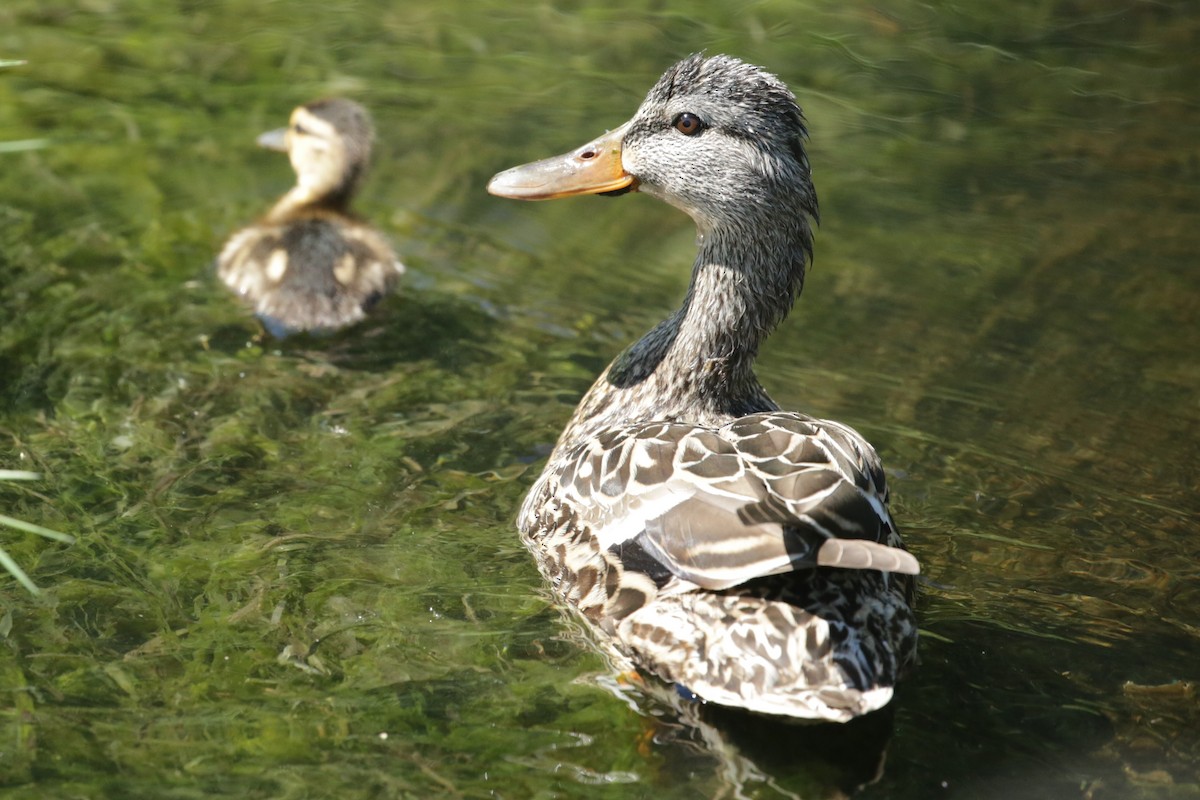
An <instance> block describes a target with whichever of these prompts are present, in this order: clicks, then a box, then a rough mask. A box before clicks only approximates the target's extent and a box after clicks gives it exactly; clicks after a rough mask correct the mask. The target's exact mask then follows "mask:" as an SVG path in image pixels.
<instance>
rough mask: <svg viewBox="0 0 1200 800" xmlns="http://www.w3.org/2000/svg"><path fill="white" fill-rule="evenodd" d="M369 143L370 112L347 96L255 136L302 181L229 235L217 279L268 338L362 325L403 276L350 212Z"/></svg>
mask: <svg viewBox="0 0 1200 800" xmlns="http://www.w3.org/2000/svg"><path fill="white" fill-rule="evenodd" d="M372 138H373V132H372V129H371V122H370V118H369V116H368V115H367V112H366V110H365V109H364V108H363V107H362V106H360V105H359V104H357V103H354V102H352V101H350V100H345V99H342V98H330V99H326V100H319V101H316V102H314V103H309V104H307V105H304V106H300V107H299V108H297V109H295V111H293V112H292V117H291V122H290V124H289V126H288V127H287V128H286V129H281V130H277V131H271V132H269V133H265V134H263V135H262V136H260V137H259V140H258V141H259V144H261V145H262V146H264V147H269V148H272V149H278V150H285V151H286V152H287V153H288V156H289V158H290V160H291V163H292V167H293V169H294V170H295V172H296V178H297V180H296V185H295V186H294V187H293V188H292V189H291V190H290V191H289V192H288V193H287V194H285V195H284V196H283V197H282V198H280V200H279V201H278V202H277V203H276V204H275V206H274V207H273V208H272V209H271V211H270V212H269V213H268V214H267V215H266V217H264V218H263V219H262V220H261V221H259V222H258V223H256V224H254V225H251V226H250V227H248V228H244V229H242V230H240V231H238V232H237V233H235V234H233V236H231V237H230V238H229V241H228V242H226V244H225V246H224V248H222V250H221V254H220V255H219V256H218V257H217V275H218V276H219V277H220V278H221V280H222V281H224V283H225V284H226V285H227V286H228V287H229V288H230V289H232V290H233V291H234V292H236V293H237V294H238V295H240V296H241V297H243V298H245V299H246V300H247V301H248V302H249V303H250V304H251V305H252V306H253V308H254V312H255V314H256V315H257V316H258V317H259V319H260V320H261V321H262V322H263V325H264V327H266V328H267V330H268V331H269V332H270V333H271V334H272V335H274V336H278V337H282V336H286V335H288V334H290V333H296V332H299V331H312V332H322V331H332V330H336V329H338V328H343V327H346V326H347V325H352V324H354V323H356V322H359V321H360V320H362V319H363V318H364V317H365V316H366V313H367V311H368V310H369V309H370V308H371V306H373V305H374V304H375V303H376V302H378V301H379V300H380V299H381V298H382V297H383V296H384V295H386V294H387V293H388V292H389V291H391V290H392V289H393V287H394V286H395V283H396V281H397V279H398V278H399V277H400V275H402V274H403V273H404V265H403V264H401V263H400V261H399V260H398V259H397V258H396V255H395V253H394V252H393V251H392V248H391V245H389V244H388V242H387V240H386V239H385V238H384V237H383V236H382V235H380V234H379V233H378V232H377V231H375V230H374V229H373V228H372V227H371V226H370V225H368V224H367V223H365V222H363V221H362V220H360V219H358V218H357V217H355V216H353V215H352V214H351V213H350V210H349V206H350V201H351V199H352V198H353V196H354V193H355V191H356V190H357V188H358V184H359V182H360V181H361V179H362V176H363V174H364V173H365V170H366V166H367V162H368V160H369V158H370V152H371V142H372Z"/></svg>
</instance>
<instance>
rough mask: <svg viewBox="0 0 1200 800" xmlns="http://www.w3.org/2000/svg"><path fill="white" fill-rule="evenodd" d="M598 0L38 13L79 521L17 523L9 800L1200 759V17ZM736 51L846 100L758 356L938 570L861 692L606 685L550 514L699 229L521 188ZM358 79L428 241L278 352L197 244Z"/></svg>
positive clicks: (7, 25) (1071, 9) (136, 5)
mask: <svg viewBox="0 0 1200 800" xmlns="http://www.w3.org/2000/svg"><path fill="white" fill-rule="evenodd" d="M612 5H621V4H595V6H596V7H592V6H591V5H589V4H584V3H578V2H575V3H572V2H562V3H558V4H548V3H524V4H514V3H508V2H490V3H489V2H467V0H441V2H437V3H432V2H431V3H405V2H382V0H378V1H376V0H371V1H370V2H368V1H367V0H362V1H360V2H349V3H330V4H328V5H317V4H313V3H311V2H274V3H270V2H262V0H225V1H221V0H214V1H213V2H203V1H202V0H190V1H189V2H179V3H161V2H151V0H129V1H128V2H122V0H83V2H65V1H64V0H6V2H5V3H4V4H3V7H0V59H24V60H26V61H27V62H28V63H27V64H26V65H24V66H17V67H8V68H5V69H3V70H0V469H29V470H36V471H39V472H41V473H42V474H43V479H42V480H41V481H39V482H37V483H32V484H29V483H22V484H20V485H17V484H0V512H3V513H8V514H11V515H13V516H17V517H20V518H22V519H25V520H28V521H30V522H36V523H40V524H42V525H46V526H49V527H52V528H56V529H58V530H62V531H65V532H68V533H71V534H74V535H76V536H77V537H78V541H77V543H76V544H74V545H71V546H66V545H62V544H58V543H55V542H50V541H46V540H43V539H40V538H37V537H34V536H30V535H27V534H22V533H18V532H16V531H8V530H7V529H0V545H2V546H3V547H4V548H5V549H7V550H8V551H9V552H10V553H11V554H12V555H13V556H14V558H15V559H16V560H17V561H18V562H19V563H20V564H22V565H23V566H25V568H26V569H27V570H28V571H29V572H30V575H31V577H32V578H33V579H34V580H35V581H36V582H37V583H38V584H39V585H40V586H41V587H42V588H43V590H44V594H43V596H42V597H41V598H34V597H32V596H30V595H29V594H28V593H27V592H25V590H24V589H22V588H21V587H20V586H19V585H18V584H17V583H16V582H15V581H13V580H11V579H9V578H7V577H6V576H5V577H3V580H0V645H2V646H0V796H4V797H14V798H43V797H72V798H85V797H86V798H101V797H104V798H167V797H169V798H201V797H204V798H209V797H228V798H326V797H337V798H373V797H392V798H428V797H451V798H455V797H461V798H483V797H495V798H573V797H579V798H608V797H612V798H654V800H668V799H670V798H694V797H712V798H718V797H720V798H738V797H753V798H759V797H762V798H768V797H772V798H773V797H789V796H799V797H804V798H824V797H839V796H844V794H849V793H853V792H854V791H855V789H854V787H855V786H856V785H858V784H863V783H869V784H870V785H868V786H867V787H866V788H864V789H862V790H861V793H860V796H862V797H869V798H914V800H915V799H924V798H941V797H946V798H968V799H973V798H1094V799H1096V800H1108V799H1109V798H1171V799H1172V800H1175V799H1176V798H1197V797H1200V766H1198V763H1200V698H1198V697H1197V689H1196V688H1195V683H1194V682H1195V681H1197V680H1198V679H1200V539H1198V538H1197V530H1196V527H1197V525H1196V520H1197V518H1198V516H1200V499H1198V497H1200V495H1198V494H1197V489H1198V488H1200V486H1198V483H1200V476H1198V467H1200V457H1198V456H1200V453H1198V449H1200V448H1198V445H1197V443H1198V441H1200V439H1198V437H1197V433H1198V429H1200V402H1198V399H1197V398H1198V397H1200V360H1198V359H1197V357H1196V350H1197V345H1198V343H1200V331H1198V328H1200V325H1198V323H1197V320H1198V319H1200V273H1198V272H1197V269H1196V266H1195V260H1196V256H1195V254H1196V253H1197V252H1198V251H1200V233H1198V232H1197V231H1198V228H1197V225H1196V219H1197V212H1198V211H1200V191H1198V187H1200V145H1198V142H1200V96H1198V95H1197V91H1196V86H1198V85H1200V7H1197V5H1196V4H1195V3H1171V2H1164V3H1138V2H1118V1H1116V0H1101V2H1088V3H1084V2H1018V3H1004V4H1001V3H995V4H982V3H980V4H966V3H963V4H954V3H937V2H935V3H932V4H930V3H916V2H908V1H907V0H901V2H898V3H892V4H886V5H881V4H867V3H854V2H851V3H846V2H840V0H826V1H825V2H821V1H820V0H808V1H807V2H795V3H792V2H782V1H781V0H780V1H775V2H744V3H736V4H732V3H723V2H715V1H711V2H672V1H671V0H656V1H654V2H651V1H650V0H645V1H644V2H641V3H637V4H626V5H627V6H628V7H625V8H619V9H618V8H609V7H608V6H612ZM601 6H603V7H601ZM699 49H707V50H708V51H710V52H728V53H731V54H734V55H737V56H740V57H743V58H745V59H747V60H750V61H753V62H757V63H760V64H763V65H765V66H767V67H768V68H770V69H771V70H773V71H775V72H777V73H778V74H780V75H781V76H782V77H783V78H784V79H785V80H786V81H787V82H788V83H789V84H790V85H791V86H792V87H793V88H794V89H795V91H796V93H797V95H798V96H799V98H800V101H801V104H802V106H803V107H804V109H805V111H806V113H807V116H808V118H809V121H810V124H811V129H812V142H811V147H810V154H811V158H812V162H813V164H814V167H815V170H816V182H817V189H818V192H819V194H820V198H821V209H822V225H821V228H820V230H819V231H818V234H817V242H816V249H817V256H816V264H815V267H814V270H813V271H812V272H811V273H810V276H809V280H808V282H807V286H806V290H805V295H804V297H803V298H802V299H801V301H800V303H799V305H798V307H797V309H796V310H795V311H794V312H793V314H792V316H791V318H789V320H788V321H787V322H786V323H785V325H784V326H783V327H782V328H781V329H780V331H779V332H778V333H777V334H776V335H775V336H774V337H773V338H772V340H771V341H770V342H769V343H768V345H767V347H766V351H765V353H764V355H763V358H762V361H761V367H760V370H759V373H760V376H761V377H762V379H763V382H764V383H765V384H766V386H767V387H768V388H769V389H770V390H771V392H772V393H773V394H774V396H775V397H776V399H777V400H778V401H780V403H781V404H782V405H783V406H784V407H786V408H794V409H798V410H804V411H807V412H810V413H813V414H817V415H821V416H829V417H833V418H835V419H839V420H843V421H845V422H848V423H851V424H853V425H854V426H856V427H857V428H858V429H859V430H861V431H862V432H863V433H864V434H865V435H867V437H868V438H869V439H871V440H872V441H873V442H874V443H875V445H876V446H877V448H878V449H879V451H880V452H881V454H882V455H883V458H884V461H885V464H886V466H887V468H888V470H889V474H890V475H891V480H892V490H893V496H894V510H895V513H896V517H897V519H898V520H899V522H900V524H901V527H902V529H903V530H904V532H905V535H906V539H907V541H908V543H909V546H910V547H911V549H912V550H913V551H915V553H916V554H917V555H918V556H919V557H920V559H921V561H922V563H923V564H924V566H925V572H926V576H925V577H926V580H925V583H924V586H923V594H922V599H921V601H920V606H919V614H920V619H921V624H922V631H923V637H924V638H923V641H922V665H921V667H920V668H919V670H918V671H917V672H916V673H915V674H914V675H913V676H912V677H911V678H910V679H909V680H908V681H907V682H906V683H905V684H904V685H903V686H902V688H901V689H900V691H899V692H898V693H897V697H896V700H895V702H894V703H893V705H892V706H891V713H890V715H883V716H882V717H880V718H879V719H875V720H867V721H865V724H856V725H854V726H850V727H849V728H846V729H840V730H837V731H834V732H826V731H823V730H822V729H817V730H816V731H814V730H813V729H806V728H795V727H785V728H778V727H773V726H757V727H754V726H750V729H749V730H747V727H748V726H747V724H746V722H745V720H726V719H717V718H714V717H712V715H711V714H710V713H709V712H708V711H707V710H706V712H705V716H704V718H703V719H695V718H692V717H689V716H688V715H687V714H685V715H684V716H683V717H679V716H678V714H677V712H676V710H674V709H673V708H672V705H671V704H670V703H669V702H668V701H667V700H665V699H663V698H660V697H656V696H651V694H648V693H646V692H642V691H639V690H638V689H637V688H636V687H623V688H621V687H619V685H618V684H617V683H616V682H615V681H614V680H613V679H612V677H611V676H610V675H609V674H608V672H607V670H606V668H605V665H604V663H603V661H602V660H601V659H600V658H599V657H598V656H597V655H595V653H594V652H593V651H592V650H591V649H590V647H589V646H588V644H587V642H586V641H585V640H584V639H583V638H582V637H581V636H580V634H579V632H578V631H577V630H576V629H575V628H574V626H573V625H572V623H571V621H570V620H569V619H564V618H563V617H562V616H561V615H560V613H559V612H558V611H557V610H556V609H555V607H554V606H553V604H551V603H550V602H549V599H548V597H547V595H546V593H545V591H544V589H543V587H542V584H541V581H540V579H539V577H538V575H537V572H536V570H535V568H534V566H533V563H532V561H531V559H530V558H529V556H528V555H527V554H526V553H525V552H524V550H523V549H522V548H521V546H520V544H519V542H518V541H517V537H516V534H515V532H514V530H513V525H512V520H513V517H514V514H515V510H516V508H517V505H518V504H519V501H520V498H521V497H522V495H523V492H524V489H525V487H526V486H527V485H528V484H529V483H530V482H531V481H532V479H533V478H534V476H535V475H536V473H537V470H538V469H539V467H540V459H541V458H542V457H543V456H544V455H545V453H546V452H547V449H548V447H549V446H550V445H551V444H552V443H553V441H554V439H555V437H556V435H557V432H558V431H559V430H560V429H561V427H562V426H563V424H564V423H565V422H566V420H567V418H568V417H569V415H570V413H571V411H572V409H573V407H574V404H575V402H576V401H577V400H578V398H579V397H580V395H581V394H582V392H583V391H584V390H585V389H586V388H587V386H588V385H589V384H590V382H591V380H592V379H593V377H594V376H595V375H596V374H597V373H598V372H599V371H600V370H601V369H602V368H603V366H604V364H605V363H606V362H607V361H608V359H610V358H611V357H613V356H614V355H615V354H616V353H617V352H619V351H620V349H622V347H623V346H624V345H625V344H627V343H628V342H629V341H631V340H632V339H633V338H635V337H636V336H638V335H639V334H640V333H641V332H643V331H644V330H645V329H647V328H648V327H650V326H651V325H652V324H653V323H654V322H655V321H657V320H658V319H660V318H662V317H663V316H664V315H665V314H666V313H667V312H668V310H670V309H671V308H672V307H673V305H674V304H675V303H677V302H678V301H679V299H680V298H681V296H682V291H683V288H684V285H685V282H686V280H687V275H688V268H689V266H690V263H691V258H692V239H693V232H692V228H691V223H690V221H689V220H688V219H687V218H686V217H684V216H683V215H682V214H680V213H679V212H677V211H674V210H673V209H670V208H668V207H665V206H663V205H661V204H659V203H656V202H655V201H653V200H652V199H650V198H648V197H644V196H638V195H633V196H628V197H624V198H621V199H615V200H614V199H606V198H581V199H576V200H571V201H561V202H558V203H547V204H536V205H533V204H521V203H515V202H512V201H504V200H499V199H496V198H492V197H489V196H488V195H487V194H486V193H485V192H484V191H483V186H484V184H485V183H486V181H487V179H488V177H489V176H490V175H491V174H492V173H494V172H496V171H498V170H499V169H502V168H504V167H508V166H511V165H513V164H516V163H519V162H521V161H525V160H530V159H533V158H537V157H541V156H545V155H550V154H553V153H557V152H561V151H563V150H566V149H568V148H571V147H573V146H575V145H577V144H580V143H582V142H583V141H585V140H586V139H587V138H589V137H591V136H593V135H594V134H597V133H599V132H601V131H603V130H605V129H607V128H612V127H615V126H616V125H618V124H620V123H621V122H623V121H624V120H625V119H626V118H627V117H628V115H629V114H630V113H631V112H632V111H633V109H634V108H635V107H636V106H637V104H638V102H639V100H640V98H641V96H642V95H643V94H644V92H645V91H646V89H647V88H648V87H649V86H650V85H651V83H652V82H653V81H654V79H655V78H656V77H657V76H658V75H659V73H660V72H661V71H662V70H663V69H664V68H665V67H667V66H668V65H669V64H671V63H672V62H673V61H674V60H675V59H676V58H678V57H680V56H682V55H685V54H687V53H689V52H691V51H694V50H699ZM331 93H337V94H344V95H347V96H351V97H353V98H355V99H357V100H359V101H360V102H362V103H364V104H365V105H367V106H368V107H369V108H370V109H371V110H372V112H373V113H374V115H375V119H376V123H377V127H378V139H379V144H378V150H377V154H376V158H375V167H374V171H373V173H372V176H371V177H370V178H369V179H368V182H367V184H366V185H365V187H364V191H363V194H362V197H361V201H360V204H359V209H360V211H362V212H363V213H364V214H365V215H367V216H369V217H370V218H371V219H372V220H373V221H374V222H375V223H376V224H377V225H378V226H379V227H380V228H381V229H383V230H384V231H385V232H386V233H387V234H388V235H389V236H390V237H391V238H392V240H393V241H394V242H395V243H396V247H397V250H398V251H399V253H400V254H401V257H402V258H403V260H404V261H405V262H406V263H407V264H408V267H409V272H408V274H407V276H406V280H405V282H404V286H403V289H402V291H401V292H400V293H399V294H398V295H397V296H395V297H393V298H391V299H390V300H388V301H387V302H386V303H385V304H384V306H383V308H382V309H381V312H382V313H381V314H380V315H379V316H378V317H376V318H375V319H374V320H373V321H371V322H369V323H367V324H365V325H363V326H360V327H358V328H356V329H353V330H351V331H349V332H347V333H345V334H342V335H339V336H337V337H333V338H329V339H323V340H295V341H293V340H289V341H288V342H286V343H284V344H282V345H281V344H278V343H275V342H272V341H271V340H269V339H267V340H262V339H259V338H257V333H258V330H257V327H256V325H255V324H254V322H253V321H252V320H251V319H250V318H249V316H248V315H247V314H246V312H245V311H244V309H242V308H241V307H240V306H239V305H238V304H237V302H235V300H234V299H233V298H232V297H231V296H230V295H229V294H228V293H227V292H225V290H224V289H223V287H221V286H219V285H218V284H217V282H216V281H215V280H214V278H213V276H212V274H211V272H210V262H211V259H212V257H213V256H214V254H215V252H216V251H217V249H218V248H219V246H220V244H221V242H222V241H223V240H224V238H225V237H226V236H227V235H228V234H229V233H230V232H231V231H233V230H234V229H236V228H237V227H239V226H240V225H242V224H244V223H245V222H247V221H248V220H250V219H252V218H253V217H254V216H255V215H256V214H259V213H261V212H262V211H263V210H265V208H266V207H267V206H268V205H269V204H270V203H271V201H272V200H273V199H274V197H276V196H277V195H278V194H280V193H281V192H282V191H284V190H285V189H286V188H287V186H288V185H289V182H290V179H291V173H290V170H289V169H288V166H287V163H286V159H283V158H281V157H280V156H278V155H277V154H273V153H269V152H265V151H260V150H258V149H256V148H255V147H254V144H253V142H254V136H255V135H256V134H257V133H259V132H261V131H263V130H266V129H268V128H272V127H277V126H278V125H281V124H282V123H283V121H284V120H286V118H287V114H288V112H289V110H290V109H291V107H292V106H294V105H295V104H297V103H300V102H303V101H307V100H311V99H314V98H316V97H319V96H322V95H326V94H331ZM885 750H886V762H885V764H884V766H883V769H882V772H881V773H880V774H878V775H876V771H877V770H876V767H877V765H878V762H879V760H880V757H881V754H882V753H883V752H884V751H885ZM872 781H873V782H872Z"/></svg>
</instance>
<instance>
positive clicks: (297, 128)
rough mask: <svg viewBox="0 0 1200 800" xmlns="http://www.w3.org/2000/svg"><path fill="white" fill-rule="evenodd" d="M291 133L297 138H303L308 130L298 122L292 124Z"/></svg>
mask: <svg viewBox="0 0 1200 800" xmlns="http://www.w3.org/2000/svg"><path fill="white" fill-rule="evenodd" d="M292 133H294V134H296V135H297V136H304V135H305V134H306V133H308V129H307V128H305V127H304V126H303V125H301V124H300V123H299V122H296V123H293V124H292Z"/></svg>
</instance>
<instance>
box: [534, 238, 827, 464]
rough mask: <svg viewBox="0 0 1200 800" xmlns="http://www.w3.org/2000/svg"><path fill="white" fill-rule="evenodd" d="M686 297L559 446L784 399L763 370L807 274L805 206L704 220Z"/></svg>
mask: <svg viewBox="0 0 1200 800" xmlns="http://www.w3.org/2000/svg"><path fill="white" fill-rule="evenodd" d="M698 241H699V246H700V252H699V253H698V254H697V257H696V262H695V265H694V266H693V268H692V280H691V284H690V286H689V287H688V292H687V296H686V298H685V299H684V302H683V305H682V307H680V308H679V310H677V311H676V312H675V313H674V314H672V315H671V316H670V317H669V318H667V319H666V320H664V321H663V322H661V323H659V324H658V325H657V326H656V327H655V328H654V329H653V330H651V331H650V332H649V333H647V334H646V335H645V336H643V337H642V338H641V339H640V340H639V341H638V342H637V343H635V344H634V345H632V346H631V347H629V348H628V349H627V350H626V351H625V352H623V353H622V354H621V355H620V356H618V357H617V359H616V360H615V361H613V363H612V364H611V365H609V368H608V369H607V370H606V371H605V373H604V374H603V375H601V376H600V378H599V380H597V381H596V383H595V384H594V385H593V386H592V388H591V390H590V391H589V392H588V394H587V395H586V396H585V397H584V399H583V402H582V403H581V404H580V406H579V408H578V409H577V410H576V413H575V417H574V419H572V421H571V424H570V425H569V426H568V427H567V429H566V430H565V431H564V432H563V435H562V438H561V439H560V440H559V444H558V448H557V450H558V451H559V452H563V451H564V450H565V449H568V448H569V447H570V446H571V445H572V444H574V443H576V442H578V441H580V440H582V439H584V438H587V437H589V436H591V435H594V434H595V433H596V432H598V431H600V430H603V429H605V428H607V427H610V426H613V425H621V424H626V423H629V422H635V421H643V420H672V421H681V422H692V423H696V424H723V423H724V422H725V421H728V420H729V419H731V418H734V417H738V416H743V415H745V414H750V413H754V412H756V411H767V410H773V409H775V408H777V406H776V405H775V404H774V402H773V401H772V400H771V399H770V397H769V396H768V395H767V394H766V392H765V391H764V390H763V388H762V386H761V385H760V384H759V382H758V379H757V377H756V376H755V374H754V359H755V358H756V357H757V355H758V348H759V345H761V344H762V342H763V340H764V339H766V337H767V336H768V335H770V333H771V331H773V330H774V329H775V326H777V325H778V324H779V323H780V322H781V321H782V320H783V319H784V317H786V316H787V313H788V311H789V310H790V309H791V307H792V304H793V303H794V302H795V299H796V297H797V295H798V294H799V293H800V289H801V287H802V286H803V282H804V270H805V266H806V264H807V261H808V259H809V258H810V257H811V253H812V232H811V229H810V228H809V225H808V221H807V219H806V218H805V217H803V216H801V215H799V214H798V215H795V216H794V217H793V218H792V219H779V218H778V217H773V218H770V219H768V220H763V221H762V222H761V224H758V225H751V224H750V223H749V222H748V221H747V220H745V219H742V220H741V221H740V223H739V224H737V225H734V226H728V227H723V228H712V229H710V230H707V231H705V230H703V229H702V230H701V233H700V234H699V237H698Z"/></svg>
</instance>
